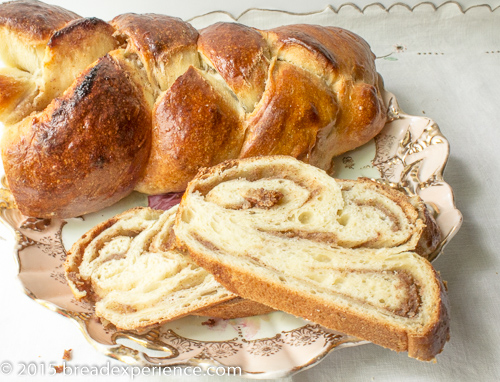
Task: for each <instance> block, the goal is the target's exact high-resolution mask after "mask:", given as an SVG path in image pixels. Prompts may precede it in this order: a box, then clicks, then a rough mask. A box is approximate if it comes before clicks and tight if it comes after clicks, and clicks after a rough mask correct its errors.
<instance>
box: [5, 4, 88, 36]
mask: <svg viewBox="0 0 500 382" xmlns="http://www.w3.org/2000/svg"><path fill="white" fill-rule="evenodd" d="M78 18H80V16H78V15H77V14H76V13H73V12H71V11H68V10H66V9H64V8H62V7H58V6H56V5H49V4H45V3H42V2H40V1H35V0H21V1H11V2H7V3H3V4H1V5H0V28H1V27H7V28H8V29H10V30H12V31H15V32H17V33H21V34H24V35H26V36H27V37H29V38H30V39H32V40H35V41H36V40H38V41H47V40H48V39H49V38H50V37H51V36H52V34H53V33H54V32H55V31H56V30H58V29H60V28H62V27H63V26H64V25H65V24H66V23H67V22H69V21H71V20H75V19H78Z"/></svg>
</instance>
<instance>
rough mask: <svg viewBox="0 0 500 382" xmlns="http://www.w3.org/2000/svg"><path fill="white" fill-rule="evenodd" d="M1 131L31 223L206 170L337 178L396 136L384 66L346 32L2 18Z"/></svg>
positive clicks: (16, 11)
mask: <svg viewBox="0 0 500 382" xmlns="http://www.w3.org/2000/svg"><path fill="white" fill-rule="evenodd" d="M0 41H1V43H0V57H1V58H2V60H3V61H4V62H5V63H6V64H7V66H8V67H7V68H4V69H1V70H0V119H1V120H2V121H3V123H5V125H6V131H5V134H4V136H3V139H2V143H1V146H2V159H3V163H4V167H5V172H6V176H7V180H8V183H9V187H10V189H11V191H12V193H13V195H14V197H15V199H16V202H17V205H18V207H19V209H20V210H21V212H22V213H23V214H25V215H31V216H39V217H48V216H60V217H69V216H77V215H81V214H84V213H88V212H91V211H96V210H99V209H101V208H103V207H104V206H106V205H110V204H112V203H114V202H115V201H117V200H118V199H120V198H122V197H124V196H125V195H126V194H128V193H129V192H131V191H132V190H134V189H135V190H138V191H140V192H143V193H147V194H161V193H165V192H171V191H182V190H184V188H185V187H186V185H187V183H188V181H189V180H190V179H192V178H193V177H194V175H195V174H196V173H197V171H198V169H199V168H201V167H208V166H212V165H215V164H217V163H220V162H222V161H224V160H227V159H233V158H246V157H252V156H261V155H272V154H283V155H291V156H294V157H296V158H299V159H301V160H303V161H304V162H307V163H310V164H312V165H315V166H317V167H319V168H322V169H325V170H331V165H332V158H333V157H334V156H336V155H339V154H341V153H343V152H346V151H348V150H351V149H353V148H355V147H357V146H360V145H362V144H364V143H365V142H367V141H369V140H370V139H371V138H373V137H374V136H375V135H376V134H377V133H378V132H379V131H380V130H381V128H382V127H383V126H384V123H385V121H386V114H385V113H386V111H385V106H384V104H383V101H382V99H381V95H380V89H379V83H378V82H379V80H378V76H377V73H376V70H375V65H374V55H373V53H372V52H371V51H370V48H369V46H368V44H367V43H366V42H365V41H363V40H362V39H361V38H360V37H358V36H356V35H355V34H353V33H351V32H348V31H346V30H343V29H340V28H334V27H321V26H316V25H290V26H283V27H279V28H275V29H272V30H268V31H263V30H257V29H254V28H250V27H247V26H244V25H240V24H236V23H219V24H215V25H212V26H210V27H208V28H205V29H203V30H201V31H197V30H195V29H194V28H193V27H192V26H191V25H190V24H188V23H185V22H183V21H181V20H180V19H177V18H173V17H168V16H163V15H155V14H145V15H136V14H124V15H120V16H117V17H116V18H115V19H114V20H112V21H111V22H110V23H105V22H104V21H101V20H98V19H95V18H80V17H79V16H77V15H75V14H74V13H71V12H68V11H66V10H63V9H61V8H59V7H55V6H51V5H45V4H43V3H40V2H38V1H30V0H21V1H14V2H9V3H4V4H1V5H0Z"/></svg>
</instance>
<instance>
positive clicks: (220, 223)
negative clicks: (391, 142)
mask: <svg viewBox="0 0 500 382" xmlns="http://www.w3.org/2000/svg"><path fill="white" fill-rule="evenodd" d="M248 194H251V195H254V196H255V195H269V194H275V195H280V197H279V199H276V200H275V201H274V202H273V205H272V206H270V207H263V206H262V205H260V204H259V203H255V202H254V203H249V201H248V200H247V197H246V195H248ZM422 208H425V206H424V205H423V203H416V202H415V201H414V200H410V199H409V198H408V197H407V196H406V195H404V194H403V193H402V192H399V191H396V190H393V189H391V188H389V187H386V186H382V185H380V184H377V183H375V182H373V181H370V180H367V179H358V180H356V181H351V180H335V179H333V178H332V177H330V176H329V175H327V174H326V173H325V172H324V171H322V170H319V169H317V168H315V167H313V166H310V165H307V164H304V163H302V162H300V161H297V160H295V159H293V158H291V157H282V156H275V157H261V158H253V159H248V160H241V161H233V162H230V163H225V164H223V165H221V166H216V167H214V168H211V169H208V170H206V171H204V172H201V173H200V174H199V176H198V177H197V178H195V179H194V180H193V181H192V182H191V183H190V184H189V187H188V189H187V191H186V193H185V195H184V197H183V199H182V202H181V205H180V207H179V212H178V215H177V221H176V225H175V232H176V236H177V238H178V240H179V242H180V243H181V245H182V246H183V247H184V248H185V249H186V250H188V251H189V253H190V255H191V257H192V258H193V259H194V260H195V261H196V262H197V263H198V264H200V265H202V266H204V267H205V268H206V269H208V270H209V271H211V272H213V273H214V274H215V276H216V278H217V279H218V280H219V281H220V282H221V283H222V284H223V285H225V286H226V287H227V288H228V289H230V290H232V291H235V292H236V293H237V294H239V295H240V296H242V297H245V298H249V299H253V300H255V301H258V302H261V303H263V304H267V305H269V306H271V307H273V308H276V309H280V310H284V311H287V312H289V313H292V314H295V315H298V316H301V317H303V318H306V319H310V320H312V321H315V322H318V323H321V324H322V325H325V326H327V327H330V328H331V329H334V330H340V331H343V332H346V333H347V334H351V335H354V336H358V337H361V338H363V339H367V340H370V341H372V342H375V343H379V344H381V345H383V346H386V347H389V348H392V349H394V350H398V351H408V352H409V355H410V356H412V357H415V358H419V359H425V360H429V359H432V358H434V356H435V355H436V354H437V353H438V352H440V351H441V350H442V347H443V346H444V343H445V342H446V340H447V338H448V330H449V323H448V308H447V300H446V294H445V291H444V287H443V284H442V282H441V281H440V279H439V276H438V275H437V273H436V272H435V270H434V269H433V267H432V266H431V264H430V263H429V262H428V261H427V260H426V259H425V258H424V257H423V256H420V255H419V254H417V253H416V252H415V249H416V248H417V247H418V246H419V241H420V239H421V237H423V236H424V232H425V231H426V230H427V229H435V228H436V227H435V226H431V227H430V228H427V227H426V224H425V221H424V219H423V218H422V216H424V215H425V214H423V213H421V211H419V209H422ZM436 234H437V233H435V232H434V233H432V235H436ZM423 255H424V256H425V255H426V254H425V253H424V254H423ZM313 308H314V309H313ZM317 312H319V313H317ZM416 339H418V341H417V340H416ZM417 343H418V344H417ZM415 344H417V345H415Z"/></svg>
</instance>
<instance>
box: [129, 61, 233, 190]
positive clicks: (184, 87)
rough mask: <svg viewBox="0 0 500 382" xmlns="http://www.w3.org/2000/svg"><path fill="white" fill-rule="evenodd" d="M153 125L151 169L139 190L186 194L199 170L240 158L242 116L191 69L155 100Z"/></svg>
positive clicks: (197, 71)
mask: <svg viewBox="0 0 500 382" xmlns="http://www.w3.org/2000/svg"><path fill="white" fill-rule="evenodd" d="M188 94H189V97H187V96H186V95H188ZM153 125H154V126H155V129H154V130H153V142H154V144H153V147H152V148H151V155H150V158H149V163H148V167H147V169H146V174H145V176H144V178H143V179H142V180H141V181H140V183H139V185H138V186H137V189H138V190H139V191H145V192H147V193H149V194H154V193H162V192H163V191H164V190H165V188H168V189H170V190H172V191H182V190H184V189H185V188H186V185H187V182H188V181H189V180H190V179H192V178H193V177H194V176H195V175H196V173H197V172H198V170H199V169H200V168H201V167H209V166H212V165H215V164H217V163H220V162H221V161H223V160H225V159H226V158H231V157H235V156H237V155H238V152H239V151H240V147H241V144H242V141H243V126H242V121H241V116H240V115H239V114H238V113H237V112H235V110H234V109H233V108H232V107H231V106H230V105H228V102H227V101H226V100H225V99H224V98H223V97H222V96H221V95H220V93H219V92H217V91H216V90H215V89H214V88H213V86H212V85H211V84H210V83H209V82H208V81H207V80H206V79H205V78H204V77H203V76H202V75H201V73H200V71H199V70H197V69H195V68H193V67H190V68H189V69H188V71H187V72H186V73H185V74H184V75H182V76H181V77H179V78H178V79H177V81H175V83H174V84H173V85H172V86H171V88H170V89H169V90H168V91H167V92H165V93H164V95H163V96H162V97H161V98H160V99H159V100H158V101H157V103H156V105H155V109H154V111H153Z"/></svg>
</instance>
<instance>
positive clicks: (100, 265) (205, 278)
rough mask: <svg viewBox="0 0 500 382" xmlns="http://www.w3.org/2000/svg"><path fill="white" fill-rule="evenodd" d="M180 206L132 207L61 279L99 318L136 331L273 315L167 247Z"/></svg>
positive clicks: (85, 244) (100, 229)
mask: <svg viewBox="0 0 500 382" xmlns="http://www.w3.org/2000/svg"><path fill="white" fill-rule="evenodd" d="M176 211H177V207H173V208H172V209H170V210H168V211H165V212H164V211H159V210H153V209H150V208H141V207H138V208H134V209H131V210H128V211H125V212H123V213H121V214H119V215H117V216H115V217H113V218H111V219H109V220H107V221H105V222H103V223H101V224H99V225H98V226H96V227H94V228H93V229H91V230H90V231H89V232H87V233H86V234H85V235H84V236H83V237H82V238H81V239H80V240H78V241H77V242H76V243H75V244H74V245H73V246H72V248H71V250H70V251H69V252H68V256H67V258H66V263H65V270H66V278H67V280H68V283H69V285H70V287H71V289H72V291H73V294H74V295H75V297H76V298H78V299H85V300H87V301H90V302H94V303H95V312H96V315H97V316H98V317H101V318H103V319H105V320H106V321H109V322H111V323H112V324H114V325H115V326H116V327H118V328H120V329H127V330H132V329H134V330H137V329H142V328H145V327H150V326H154V325H159V324H161V323H163V322H167V321H170V320H173V319H176V318H179V317H182V316H185V315H188V314H196V315H208V316H216V317H223V318H235V317H242V316H249V315H255V314H263V313H269V312H270V311H272V309H271V308H268V307H267V306H263V305H261V304H259V303H256V302H253V301H248V300H243V299H241V298H239V297H238V296H237V295H235V294H233V293H231V292H229V291H228V290H226V289H225V288H224V287H222V286H221V285H220V284H219V283H217V282H216V281H215V279H214V277H213V276H212V275H211V274H209V273H208V272H206V271H205V270H204V269H203V268H200V267H198V266H196V264H194V263H192V262H191V261H189V259H188V258H187V256H185V255H183V254H182V253H180V252H179V251H177V250H176V249H175V248H173V246H172V244H173V243H175V237H174V236H173V234H172V226H173V223H174V217H175V213H176Z"/></svg>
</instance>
